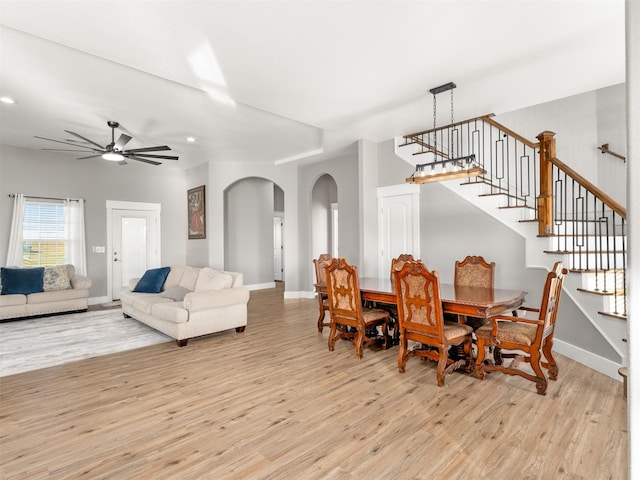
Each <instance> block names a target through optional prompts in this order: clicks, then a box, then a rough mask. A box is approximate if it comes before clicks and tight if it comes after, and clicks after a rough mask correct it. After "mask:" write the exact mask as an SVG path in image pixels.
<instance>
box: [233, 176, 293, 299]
mask: <svg viewBox="0 0 640 480" xmlns="http://www.w3.org/2000/svg"><path fill="white" fill-rule="evenodd" d="M276 216H278V217H280V218H281V219H282V220H283V219H284V192H283V190H282V189H281V188H280V187H279V186H278V185H276V184H275V183H273V182H272V181H271V180H267V179H264V178H258V177H250V178H244V179H241V180H238V181H237V182H235V183H233V184H232V185H230V186H229V187H227V189H226V190H225V192H224V223H225V227H224V265H225V268H226V269H227V270H232V271H236V272H243V276H244V283H245V285H247V286H249V287H250V288H252V289H261V288H273V287H274V286H275V282H274V280H275V278H274V277H275V272H274V271H275V267H274V263H275V258H274V251H275V243H276V236H275V235H274V225H275V221H274V219H275V217H276ZM280 248H281V259H280V262H281V264H282V265H284V255H285V250H284V242H282V244H281V246H280Z"/></svg>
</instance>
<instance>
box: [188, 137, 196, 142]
mask: <svg viewBox="0 0 640 480" xmlns="http://www.w3.org/2000/svg"><path fill="white" fill-rule="evenodd" d="M195 141H196V138H195V137H187V142H195Z"/></svg>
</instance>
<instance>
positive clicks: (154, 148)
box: [123, 145, 171, 153]
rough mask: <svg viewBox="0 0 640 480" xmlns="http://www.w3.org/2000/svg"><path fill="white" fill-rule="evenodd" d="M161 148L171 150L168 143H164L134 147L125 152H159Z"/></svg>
mask: <svg viewBox="0 0 640 480" xmlns="http://www.w3.org/2000/svg"><path fill="white" fill-rule="evenodd" d="M161 150H171V148H169V147H167V146H166V145H162V146H160V147H145V148H134V149H131V150H127V151H125V152H123V153H140V152H159V151H161Z"/></svg>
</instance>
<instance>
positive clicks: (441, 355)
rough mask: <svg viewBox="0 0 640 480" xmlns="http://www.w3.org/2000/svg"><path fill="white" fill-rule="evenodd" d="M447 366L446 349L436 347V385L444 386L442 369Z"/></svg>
mask: <svg viewBox="0 0 640 480" xmlns="http://www.w3.org/2000/svg"><path fill="white" fill-rule="evenodd" d="M445 368H447V350H446V349H438V367H437V370H436V378H437V380H438V386H439V387H443V386H444V369H445Z"/></svg>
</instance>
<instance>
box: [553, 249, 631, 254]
mask: <svg viewBox="0 0 640 480" xmlns="http://www.w3.org/2000/svg"><path fill="white" fill-rule="evenodd" d="M543 252H544V253H551V254H556V255H571V254H574V253H575V254H577V255H589V254H590V255H600V254H603V255H607V254H610V253H611V254H622V253H623V251H622V250H595V249H592V248H591V249H590V248H585V249H584V250H543Z"/></svg>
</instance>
